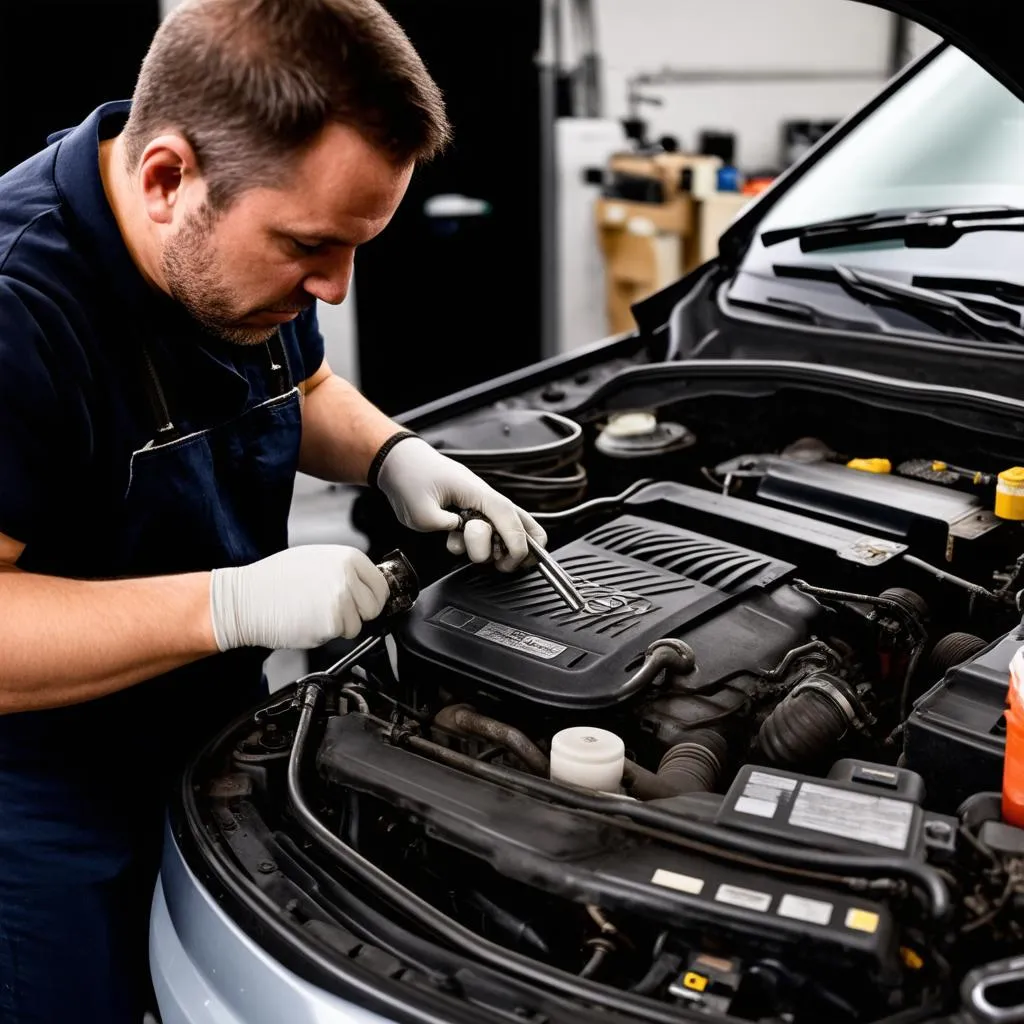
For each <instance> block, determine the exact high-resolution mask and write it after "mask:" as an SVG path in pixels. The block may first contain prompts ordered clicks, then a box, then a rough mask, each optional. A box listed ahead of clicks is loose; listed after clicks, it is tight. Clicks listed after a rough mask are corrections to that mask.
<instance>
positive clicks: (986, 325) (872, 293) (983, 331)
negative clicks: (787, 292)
mask: <svg viewBox="0 0 1024 1024" xmlns="http://www.w3.org/2000/svg"><path fill="white" fill-rule="evenodd" d="M774 270H775V274H776V276H778V277H796V278H801V277H802V278H805V279H810V280H815V281H832V282H833V283H835V284H838V285H839V287H840V288H842V289H843V290H844V291H845V292H846V293H847V294H848V295H850V296H852V297H853V298H855V299H859V300H860V301H861V302H866V303H869V304H872V305H878V304H881V305H888V306H892V307H893V308H895V309H899V310H902V311H903V312H907V313H912V314H914V315H915V316H920V317H921V319H923V320H925V321H929V320H934V319H935V317H938V318H940V319H942V320H945V321H946V322H947V323H948V322H949V321H950V320H952V321H953V322H954V323H956V324H959V325H960V326H961V327H964V328H966V329H967V330H968V331H970V332H971V334H973V335H974V336H975V337H976V338H978V339H980V340H981V341H995V342H1000V343H1006V342H1011V343H1013V344H1017V345H1021V344H1024V326H1022V325H1021V321H1020V318H1018V322H1017V323H1016V324H1013V323H1010V322H1008V321H1007V320H1005V319H990V318H989V317H987V316H984V315H983V314H982V313H979V312H978V311H977V310H975V309H972V308H971V307H970V306H968V305H967V304H966V303H964V302H961V300H960V299H957V298H954V297H953V296H952V295H944V294H943V293H942V292H935V291H930V290H929V289H927V288H919V287H917V286H916V285H912V284H903V283H901V282H900V281H893V280H892V279H891V278H888V277H880V276H879V275H878V274H871V273H868V272H867V271H865V270H854V269H852V268H851V267H846V266H843V265H842V264H835V265H832V266H820V267H815V266H806V267H803V266H787V265H785V264H777V265H776V266H775V267H774Z"/></svg>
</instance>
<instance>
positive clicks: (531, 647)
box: [476, 622, 569, 661]
mask: <svg viewBox="0 0 1024 1024" xmlns="http://www.w3.org/2000/svg"><path fill="white" fill-rule="evenodd" d="M476 635H477V636H478V637H480V638H482V639H483V640H490V641H491V642H492V643H495V644H501V646H502V647H511V648H512V650H514V651H521V652H522V653H523V654H532V655H533V656H534V657H535V658H544V660H545V661H548V660H550V659H551V658H557V657H558V656H559V655H560V654H561V653H562V652H563V651H567V650H568V649H569V648H568V647H566V646H565V645H564V644H556V643H555V642H554V641H553V640H545V639H544V637H542V636H534V635H533V634H532V633H524V632H523V631H522V630H521V629H513V628H512V627H511V626H503V625H502V624H501V623H500V622H488V623H485V624H484V625H483V626H482V627H481V628H480V629H478V630H477V633H476Z"/></svg>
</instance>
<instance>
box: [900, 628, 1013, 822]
mask: <svg viewBox="0 0 1024 1024" xmlns="http://www.w3.org/2000/svg"><path fill="white" fill-rule="evenodd" d="M1022 645H1024V628H1021V627H1018V629H1016V630H1014V631H1013V632H1012V633H1010V634H1008V635H1007V636H1005V637H1003V638H1002V639H1001V640H999V641H998V642H996V643H994V644H992V645H990V646H989V647H987V648H986V649H985V650H983V651H982V652H981V653H980V654H977V655H975V656H974V657H973V658H969V659H968V660H967V661H965V662H963V663H962V664H960V665H956V666H954V667H953V668H951V669H950V670H949V671H948V672H947V673H946V674H945V676H943V678H942V679H941V680H940V681H939V682H938V683H936V685H935V686H933V687H932V688H931V690H929V691H928V692H927V693H926V694H925V695H924V696H923V697H921V698H920V699H919V700H918V701H917V704H916V705H915V706H914V710H913V711H912V712H911V713H910V717H909V718H908V719H907V725H906V730H905V740H904V763H905V765H906V767H908V768H910V769H912V770H913V771H915V772H917V773H918V774H919V775H920V776H921V777H922V778H923V779H924V781H925V786H926V787H927V790H928V806H929V807H934V808H935V809H936V810H939V811H945V812H947V813H949V814H954V813H955V812H956V809H957V808H958V807H959V806H960V804H961V803H962V802H963V801H964V800H966V799H967V797H969V796H972V795H973V794H975V793H984V792H993V793H995V792H999V791H1000V790H1001V789H1002V784H1003V757H1004V754H1005V750H1006V720H1005V718H1004V715H1003V712H1004V711H1005V709H1006V692H1007V687H1008V685H1009V674H1010V661H1011V660H1012V658H1013V656H1014V654H1016V653H1017V651H1018V650H1019V649H1020V647H1021V646H1022Z"/></svg>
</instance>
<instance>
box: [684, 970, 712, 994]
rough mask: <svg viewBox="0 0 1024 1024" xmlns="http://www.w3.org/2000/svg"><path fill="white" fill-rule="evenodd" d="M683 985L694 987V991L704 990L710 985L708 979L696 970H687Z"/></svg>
mask: <svg viewBox="0 0 1024 1024" xmlns="http://www.w3.org/2000/svg"><path fill="white" fill-rule="evenodd" d="M683 987H684V988H692V989H693V991H694V992H703V991H704V989H706V988H707V987H708V979H707V978H705V977H704V975H703V974H698V973H697V972H696V971H687V973H686V974H684V975H683Z"/></svg>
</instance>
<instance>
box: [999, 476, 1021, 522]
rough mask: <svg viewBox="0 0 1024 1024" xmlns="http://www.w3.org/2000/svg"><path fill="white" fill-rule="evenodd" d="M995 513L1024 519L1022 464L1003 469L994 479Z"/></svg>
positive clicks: (1005, 517)
mask: <svg viewBox="0 0 1024 1024" xmlns="http://www.w3.org/2000/svg"><path fill="white" fill-rule="evenodd" d="M995 512H996V515H997V516H998V517H999V518H1000V519H1014V520H1024V466H1014V467H1013V468H1012V469H1004V470H1003V471H1002V473H1000V474H999V476H998V478H997V480H996V508H995Z"/></svg>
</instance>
